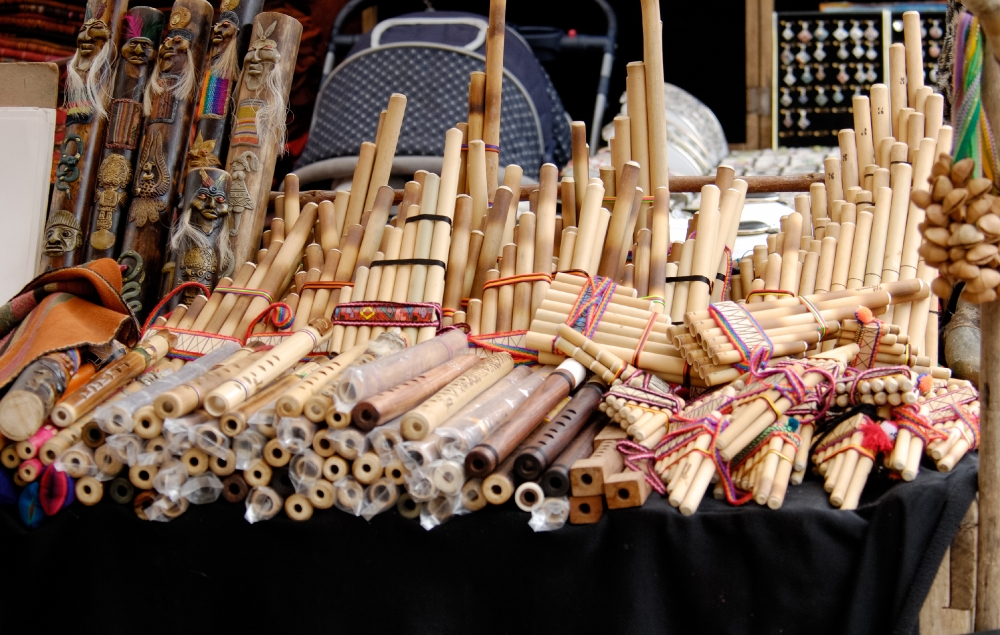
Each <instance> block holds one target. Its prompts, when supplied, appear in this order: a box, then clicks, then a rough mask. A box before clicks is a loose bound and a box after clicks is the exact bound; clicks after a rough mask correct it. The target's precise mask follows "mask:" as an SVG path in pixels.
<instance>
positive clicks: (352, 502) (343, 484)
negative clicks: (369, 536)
mask: <svg viewBox="0 0 1000 635" xmlns="http://www.w3.org/2000/svg"><path fill="white" fill-rule="evenodd" d="M333 489H334V491H335V492H336V494H337V502H336V505H337V509H339V510H341V511H345V512H347V513H349V514H354V515H355V516H360V515H361V506H362V505H363V504H364V498H365V488H363V487H362V486H361V484H360V483H358V482H357V481H356V480H354V477H353V476H345V477H344V478H342V479H340V480H338V481H337V482H336V483H334V484H333Z"/></svg>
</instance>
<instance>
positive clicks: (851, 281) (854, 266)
mask: <svg viewBox="0 0 1000 635" xmlns="http://www.w3.org/2000/svg"><path fill="white" fill-rule="evenodd" d="M873 218H874V217H873V215H872V213H871V212H858V223H857V226H856V227H855V229H854V249H853V250H852V251H851V267H850V269H849V270H848V273H847V288H848V289H860V288H861V287H862V286H864V277H865V267H866V266H867V262H868V246H869V244H870V241H871V237H872V234H871V228H872V220H873ZM841 228H843V226H841Z"/></svg>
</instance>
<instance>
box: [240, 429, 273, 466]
mask: <svg viewBox="0 0 1000 635" xmlns="http://www.w3.org/2000/svg"><path fill="white" fill-rule="evenodd" d="M265 443H267V437H265V436H264V435H263V434H261V433H260V432H257V431H256V430H253V429H247V430H244V431H243V432H241V433H239V434H237V435H236V436H235V437H233V452H235V453H236V469H237V470H245V469H247V468H248V467H250V464H251V463H253V462H254V461H255V460H256V459H259V458H260V457H261V453H262V452H263V450H264V444H265Z"/></svg>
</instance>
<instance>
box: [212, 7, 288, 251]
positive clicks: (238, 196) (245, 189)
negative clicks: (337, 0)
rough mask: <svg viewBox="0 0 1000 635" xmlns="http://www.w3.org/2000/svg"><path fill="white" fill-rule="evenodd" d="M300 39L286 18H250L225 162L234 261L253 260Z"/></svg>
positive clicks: (282, 138) (280, 151) (282, 140)
mask: <svg viewBox="0 0 1000 635" xmlns="http://www.w3.org/2000/svg"><path fill="white" fill-rule="evenodd" d="M301 37H302V25H301V24H300V23H299V21H298V20H296V19H295V18H292V17H289V16H287V15H283V14H280V13H261V14H260V15H258V16H257V18H256V19H255V20H254V27H253V35H252V36H251V40H250V49H249V51H247V54H246V57H245V58H244V62H243V77H242V80H241V81H240V90H239V95H238V97H237V99H236V113H235V117H234V119H235V121H234V123H233V132H232V136H231V137H230V147H229V155H228V158H227V160H226V171H227V172H229V174H231V175H232V177H233V181H232V183H231V184H230V186H229V201H230V210H231V213H232V214H233V215H234V216H233V231H232V232H231V234H232V235H231V238H230V240H231V244H232V246H233V254H234V262H246V261H248V260H253V259H254V255H255V254H256V253H257V248H258V246H259V244H260V234H261V231H262V230H263V227H264V217H265V215H266V213H267V201H268V196H269V195H270V189H271V178H272V177H273V175H274V163H275V161H276V160H277V158H278V156H279V155H281V154H283V153H284V150H285V117H286V111H287V104H288V94H289V92H290V91H291V86H292V74H293V73H294V72H295V58H296V57H297V56H298V53H299V39H300V38H301Z"/></svg>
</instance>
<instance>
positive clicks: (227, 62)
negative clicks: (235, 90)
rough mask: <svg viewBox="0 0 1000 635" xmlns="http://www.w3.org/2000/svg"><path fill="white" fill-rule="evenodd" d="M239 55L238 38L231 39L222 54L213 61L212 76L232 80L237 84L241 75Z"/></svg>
mask: <svg viewBox="0 0 1000 635" xmlns="http://www.w3.org/2000/svg"><path fill="white" fill-rule="evenodd" d="M237 53H238V51H237V50H236V38H235V37H233V38H230V39H229V43H228V44H226V48H225V49H224V50H223V51H222V53H220V54H219V55H218V56H217V57H216V58H215V59H213V60H212V69H211V73H212V75H214V76H216V77H219V78H222V79H231V80H233V81H234V83H235V81H236V80H237V79H239V74H240V56H239V55H237Z"/></svg>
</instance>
